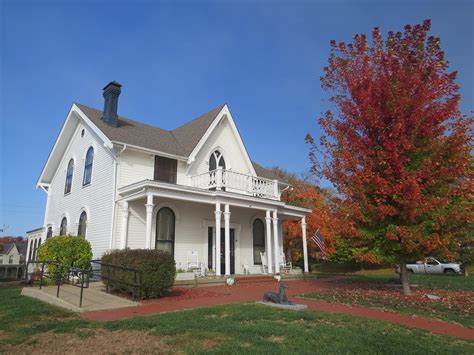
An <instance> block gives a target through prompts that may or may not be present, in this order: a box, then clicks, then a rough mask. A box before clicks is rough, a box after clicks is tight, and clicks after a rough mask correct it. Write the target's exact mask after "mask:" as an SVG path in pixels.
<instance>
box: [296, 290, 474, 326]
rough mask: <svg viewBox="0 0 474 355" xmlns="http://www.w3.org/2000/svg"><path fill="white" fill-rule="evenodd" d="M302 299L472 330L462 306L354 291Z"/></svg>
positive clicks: (469, 315)
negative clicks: (360, 294)
mask: <svg viewBox="0 0 474 355" xmlns="http://www.w3.org/2000/svg"><path fill="white" fill-rule="evenodd" d="M302 297H303V298H311V299H317V300H321V301H326V302H331V303H343V304H352V305H358V306H363V307H372V308H380V309H384V310H390V311H395V312H397V313H402V314H408V315H413V314H416V315H419V316H425V317H430V318H437V319H440V320H443V321H449V322H456V323H459V324H462V325H464V326H467V327H469V328H474V318H473V314H472V312H471V311H469V310H467V309H466V308H464V307H463V305H459V304H454V305H446V304H442V303H434V302H430V301H428V300H426V302H422V303H417V302H413V301H410V300H409V299H408V300H404V299H400V298H397V297H382V295H381V294H380V293H379V294H378V295H374V294H370V295H367V296H363V297H361V296H359V295H357V294H356V293H355V292H354V291H352V292H347V293H346V292H344V291H341V290H330V291H327V292H314V293H309V294H305V295H302Z"/></svg>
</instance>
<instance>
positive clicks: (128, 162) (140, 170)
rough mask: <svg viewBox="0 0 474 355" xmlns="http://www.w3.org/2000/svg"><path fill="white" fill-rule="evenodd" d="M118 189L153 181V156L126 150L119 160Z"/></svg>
mask: <svg viewBox="0 0 474 355" xmlns="http://www.w3.org/2000/svg"><path fill="white" fill-rule="evenodd" d="M119 166H120V168H119V178H118V184H117V185H118V187H121V186H126V185H130V184H133V183H134V182H138V181H142V180H153V172H154V166H155V157H154V155H153V154H150V153H145V152H139V151H136V150H131V149H126V150H125V151H124V152H123V153H122V154H120V158H119Z"/></svg>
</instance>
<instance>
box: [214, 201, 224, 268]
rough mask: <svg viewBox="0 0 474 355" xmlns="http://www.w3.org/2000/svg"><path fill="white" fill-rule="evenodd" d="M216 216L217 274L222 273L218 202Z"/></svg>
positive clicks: (215, 265) (219, 208)
mask: <svg viewBox="0 0 474 355" xmlns="http://www.w3.org/2000/svg"><path fill="white" fill-rule="evenodd" d="M214 214H215V216H216V257H215V260H216V263H215V264H214V269H215V270H216V275H217V276H220V275H221V215H222V212H221V204H220V203H218V202H217V203H216V210H215V212H214Z"/></svg>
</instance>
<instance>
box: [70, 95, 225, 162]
mask: <svg viewBox="0 0 474 355" xmlns="http://www.w3.org/2000/svg"><path fill="white" fill-rule="evenodd" d="M76 105H77V106H78V107H79V108H80V109H81V110H82V112H84V114H85V115H86V116H87V117H88V118H89V119H90V120H91V121H92V122H93V123H94V124H95V125H96V126H97V128H99V129H100V130H101V131H102V132H103V133H104V134H105V135H106V136H107V137H108V138H109V139H110V140H111V141H113V142H118V143H124V144H130V145H134V146H137V147H142V148H147V149H151V150H155V151H158V152H163V153H167V154H171V155H177V156H180V157H187V156H188V155H189V154H190V153H191V151H192V150H193V148H194V147H195V146H196V144H198V142H199V140H200V139H201V137H202V136H203V135H204V133H205V132H206V130H207V129H208V128H209V126H210V125H211V123H212V122H213V121H214V119H215V118H216V116H217V115H218V114H219V112H220V111H221V110H222V108H223V107H224V106H225V105H221V106H218V107H216V108H215V109H213V110H211V111H209V112H207V113H205V114H204V115H202V116H200V117H198V118H196V119H194V120H192V121H190V122H188V123H186V124H184V125H182V126H181V127H178V128H176V129H175V130H172V131H167V130H164V129H161V128H158V127H154V126H150V125H147V124H144V123H140V122H137V121H134V120H131V119H129V118H125V117H122V116H119V118H118V127H112V126H109V125H108V124H107V123H105V122H104V121H103V120H102V111H101V110H97V109H94V108H91V107H88V106H85V105H81V104H76Z"/></svg>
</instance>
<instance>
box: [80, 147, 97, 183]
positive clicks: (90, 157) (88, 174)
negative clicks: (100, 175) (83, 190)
mask: <svg viewBox="0 0 474 355" xmlns="http://www.w3.org/2000/svg"><path fill="white" fill-rule="evenodd" d="M93 162H94V147H89V149H88V150H87V154H86V160H85V162H84V178H83V179H82V186H86V185H89V184H90V183H91V180H92V164H93Z"/></svg>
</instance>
